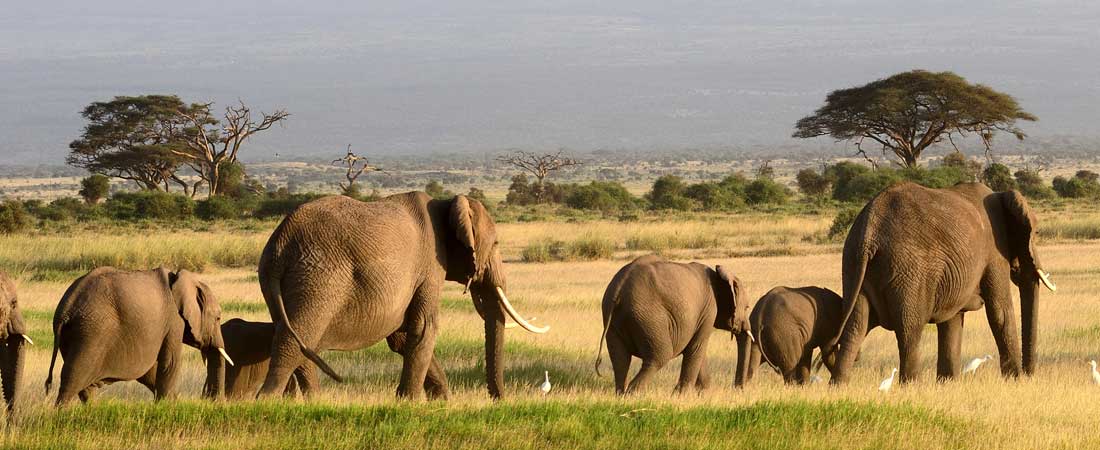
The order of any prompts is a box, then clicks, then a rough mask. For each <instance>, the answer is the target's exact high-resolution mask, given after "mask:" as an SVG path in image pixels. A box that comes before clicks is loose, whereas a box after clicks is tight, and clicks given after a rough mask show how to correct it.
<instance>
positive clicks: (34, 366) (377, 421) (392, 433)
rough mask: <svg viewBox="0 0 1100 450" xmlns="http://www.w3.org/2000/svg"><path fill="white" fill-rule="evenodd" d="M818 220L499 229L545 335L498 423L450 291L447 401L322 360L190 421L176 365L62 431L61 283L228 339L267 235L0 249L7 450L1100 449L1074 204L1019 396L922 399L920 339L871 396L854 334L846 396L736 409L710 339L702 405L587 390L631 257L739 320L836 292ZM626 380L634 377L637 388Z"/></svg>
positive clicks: (871, 341)
mask: <svg viewBox="0 0 1100 450" xmlns="http://www.w3.org/2000/svg"><path fill="white" fill-rule="evenodd" d="M833 214H834V213H829V212H825V213H818V214H767V213H754V214H740V215H711V216H707V215H701V216H692V217H688V218H682V217H645V218H642V219H639V220H633V221H617V220H598V219H597V220H586V221H581V222H526V223H523V222H511V223H501V224H499V225H498V233H499V235H500V239H501V245H502V246H503V247H502V249H503V254H504V258H505V261H506V266H507V267H506V273H507V275H508V282H509V283H508V284H509V290H510V292H509V297H510V298H512V302H513V303H514V304H515V305H516V307H517V308H518V309H520V310H521V311H522V312H523V313H524V314H525V315H527V316H528V317H530V316H534V317H535V318H536V319H535V322H537V323H539V324H546V325H550V326H551V327H552V328H551V330H550V332H549V333H547V334H545V335H532V334H528V333H524V332H521V331H515V330H512V331H510V332H509V333H508V336H507V345H506V364H507V366H506V367H507V368H506V370H505V379H506V383H507V387H508V390H507V393H506V398H505V399H504V400H501V401H495V402H494V401H492V400H490V399H489V397H488V395H487V393H486V391H485V387H484V371H483V367H482V366H483V362H482V361H483V357H484V356H483V355H484V343H483V335H482V333H483V331H482V322H481V320H480V319H479V317H478V316H477V313H476V312H475V311H474V307H473V304H472V303H471V301H470V299H469V297H468V296H464V295H463V294H462V286H459V285H458V284H455V283H451V284H450V285H448V286H447V287H446V289H445V291H444V295H443V312H442V331H441V334H440V338H439V341H438V345H437V347H436V356H437V357H438V358H439V359H440V360H441V363H442V365H443V367H444V369H445V370H446V372H447V376H448V378H449V380H450V383H451V388H452V395H451V398H450V399H449V400H447V401H431V402H427V401H425V402H409V401H402V400H399V399H396V398H395V397H394V390H395V388H396V385H397V378H398V374H399V372H400V369H401V359H400V357H398V356H397V355H395V354H393V353H391V352H390V351H389V350H388V348H386V346H385V344H384V343H380V344H378V345H375V346H373V347H371V348H367V349H364V350H360V351H355V352H327V353H325V354H324V355H323V356H324V357H325V358H326V360H328V361H329V362H330V364H332V365H333V366H334V367H335V368H336V369H337V370H338V371H339V372H340V373H341V374H343V375H345V376H346V377H347V380H346V382H344V383H342V384H341V383H335V382H333V381H331V380H328V379H325V378H322V388H321V389H320V390H319V392H317V393H316V394H315V395H314V396H313V397H312V398H310V399H308V400H302V399H280V400H271V401H266V400H265V401H247V402H239V403H229V402H211V401H204V400H202V399H200V398H199V392H200V389H201V385H202V380H203V377H204V374H205V371H204V369H203V364H202V361H201V358H200V355H199V353H198V352H197V351H195V350H193V349H190V348H185V350H184V355H185V358H186V360H185V366H186V369H185V372H184V374H183V376H182V381H181V383H180V386H179V396H178V398H177V399H176V400H171V401H163V402H158V403H154V402H153V401H152V395H151V394H150V393H149V392H148V391H147V390H146V389H145V388H144V387H142V386H140V385H138V384H137V383H134V382H124V383H117V384H114V385H112V386H109V387H108V388H106V389H104V390H102V392H101V393H100V394H98V395H97V397H96V398H95V399H94V400H93V402H92V403H90V404H88V405H76V406H73V407H69V408H66V409H63V410H56V409H54V407H53V405H52V400H53V399H54V396H56V390H55V391H54V392H50V393H49V394H47V393H45V392H44V391H43V388H42V387H43V382H44V380H45V378H46V374H47V369H48V367H49V358H50V351H51V347H52V344H53V343H52V332H51V330H50V327H51V318H52V315H53V311H54V308H55V306H56V304H57V302H58V300H59V299H60V297H61V295H62V293H63V292H64V290H65V289H66V287H68V285H69V283H70V282H71V281H72V279H74V278H75V277H76V276H79V275H80V274H82V273H83V271H85V270H88V269H90V268H92V267H95V266H98V265H115V266H120V267H133V268H138V267H151V266H156V265H159V264H165V265H167V266H172V267H182V268H190V269H194V270H199V271H201V272H202V274H201V276H202V277H203V278H204V279H205V281H207V282H208V283H210V284H211V287H212V288H213V289H214V291H215V294H216V295H217V297H218V298H219V300H220V302H221V305H222V308H223V311H224V312H223V320H228V319H230V318H233V317H241V318H245V319H249V320H270V317H269V315H268V312H267V307H266V306H265V305H264V302H263V298H262V296H261V294H260V290H259V287H258V284H257V279H256V274H255V270H256V269H255V268H256V261H257V259H258V256H259V254H260V251H261V249H262V247H263V245H264V243H265V242H266V240H267V237H268V236H269V234H270V232H271V230H272V229H274V227H275V225H276V222H271V221H262V222H242V223H234V224H220V225H216V226H208V227H203V226H197V227H187V226H184V227H174V226H170V225H167V224H155V223H154V224H145V225H133V226H125V227H123V226H110V227H103V228H97V227H95V226H73V227H71V228H70V229H64V230H50V231H37V232H31V233H26V234H17V235H8V236H0V268H2V269H3V270H5V271H7V272H8V273H10V274H12V275H13V276H14V277H15V278H17V279H18V280H19V293H20V296H19V301H20V304H21V305H22V308H23V311H24V317H25V319H26V320H27V321H28V323H29V326H30V335H31V337H32V338H33V339H34V341H35V345H34V346H33V347H31V351H30V354H29V356H28V361H27V365H26V369H25V376H24V380H23V383H24V389H25V392H26V393H27V394H26V395H25V396H24V398H23V400H22V404H21V405H20V407H21V412H20V413H19V416H18V417H17V419H16V421H15V422H14V423H13V424H9V425H7V426H6V429H5V432H4V434H3V441H2V442H3V444H4V446H7V447H17V448H19V447H54V448H74V447H75V448H134V447H137V448H150V447H161V448H175V447H193V448H259V447H263V448H321V447H323V448H387V447H399V448H424V447H439V448H570V447H575V448H608V447H617V448H622V447H632V448H706V447H716V448H788V447H806V448H845V449H849V448H1005V449H1030V448H1089V447H1100V434H1097V433H1096V432H1095V430H1096V424H1097V423H1098V421H1100V386H1096V385H1094V384H1093V383H1092V379H1091V377H1090V375H1089V366H1088V361H1089V360H1090V359H1095V358H1098V357H1100V296H1097V295H1096V293H1097V292H1098V291H1100V256H1097V255H1098V254H1100V209H1096V208H1094V207H1091V206H1089V205H1084V204H1078V205H1071V206H1069V207H1066V206H1058V207H1055V206H1042V205H1040V206H1039V217H1040V221H1041V232H1040V236H1041V242H1040V251H1041V255H1042V258H1043V261H1044V263H1045V267H1046V268H1047V270H1049V271H1050V272H1051V273H1052V275H1053V277H1054V279H1055V281H1056V282H1057V283H1058V286H1059V290H1058V291H1057V293H1044V294H1043V296H1042V298H1041V300H1040V301H1041V306H1040V335H1039V356H1040V359H1039V363H1038V370H1037V372H1036V373H1035V375H1034V376H1032V377H1026V378H1020V379H1005V378H1002V377H1001V375H1000V373H999V371H998V370H997V364H996V361H993V363H990V364H986V365H984V366H982V367H981V368H980V369H979V370H978V371H977V372H976V373H974V374H973V375H969V376H963V377H961V378H959V379H956V380H954V381H950V382H946V383H937V382H936V381H935V376H934V367H935V356H936V355H935V349H936V339H935V327H934V326H932V325H929V328H928V329H927V331H928V332H927V333H925V334H924V338H923V341H922V346H921V348H922V361H923V372H922V377H921V379H920V380H919V381H918V382H916V383H913V384H909V385H903V386H895V388H894V389H893V390H891V391H889V392H886V393H883V392H879V390H878V389H877V388H878V385H879V382H880V381H881V380H882V379H883V378H884V377H886V376H887V375H889V372H890V369H891V368H893V367H895V366H897V347H896V344H895V340H894V336H893V334H892V333H889V332H886V331H884V330H882V329H876V330H873V331H872V332H871V333H870V335H869V337H868V339H867V340H866V341H865V343H864V347H863V353H862V356H861V359H860V361H859V362H858V363H857V365H856V370H855V373H854V376H853V377H852V381H851V382H850V383H848V384H846V385H843V386H839V387H838V386H829V385H828V384H827V383H818V384H812V385H807V386H786V385H784V384H783V382H782V379H781V377H780V376H779V375H777V374H775V373H774V372H771V371H770V370H768V369H767V368H766V367H762V368H760V369H759V370H757V373H756V377H755V378H754V379H753V380H752V382H751V383H750V384H748V385H747V386H746V387H745V389H741V390H738V389H733V388H732V380H733V368H734V366H735V363H736V358H737V355H736V346H735V345H734V342H733V341H731V340H730V339H729V337H728V335H726V334H724V333H722V332H718V333H715V334H714V337H713V338H712V339H711V342H710V346H709V357H710V362H709V369H710V372H711V375H712V380H713V381H712V384H713V385H712V387H711V388H710V389H709V390H708V391H705V392H703V393H702V394H695V393H691V394H684V395H674V394H673V393H672V388H673V385H674V384H675V380H676V377H677V375H678V372H679V360H674V361H673V363H671V364H670V365H669V366H666V367H665V368H664V370H663V371H662V372H661V373H660V376H659V378H658V379H657V380H656V381H655V382H654V383H653V384H652V386H651V387H650V389H649V390H648V391H646V392H643V393H640V394H638V395H634V396H630V397H625V398H624V397H619V396H616V395H615V394H614V387H613V381H612V379H611V377H610V376H609V372H610V364H609V363H608V361H607V359H606V358H607V356H606V351H604V352H602V357H603V358H604V362H603V368H604V376H603V377H600V376H597V375H596V373H595V371H594V370H593V364H594V361H595V358H596V352H597V348H596V347H597V343H598V341H599V337H600V331H601V326H602V324H601V318H600V301H601V298H602V296H603V291H604V288H605V287H606V285H607V283H608V281H609V280H610V279H611V277H612V276H613V275H614V273H615V272H616V271H617V270H618V269H619V268H620V267H621V266H622V265H623V264H625V263H626V262H628V261H629V260H630V259H631V258H632V257H633V256H635V255H639V254H643V253H648V252H658V253H662V254H665V255H667V256H669V257H671V258H675V259H681V260H698V261H701V262H705V263H707V264H723V265H728V266H730V267H732V268H733V270H734V271H735V272H736V273H737V274H738V276H739V277H740V278H741V280H743V281H744V282H745V283H746V285H747V288H748V289H747V292H748V295H749V297H750V298H752V299H756V298H758V297H759V296H760V295H762V294H763V293H765V292H766V291H767V290H768V289H770V288H771V287H773V286H778V285H787V286H805V285H818V286H824V287H828V288H831V289H833V290H836V291H838V292H839V291H840V290H841V286H840V273H841V267H840V250H841V247H842V241H841V240H838V239H836V238H832V239H830V238H828V237H826V234H827V230H828V229H829V227H830V224H831V223H832V219H833V217H832V215H833ZM545 242H559V245H564V246H565V247H568V248H579V249H580V250H579V251H577V252H575V253H576V255H577V256H576V257H573V258H569V259H570V260H569V261H550V262H532V261H541V260H542V259H540V258H538V257H532V252H536V251H537V249H538V248H539V245H541V244H540V243H545ZM1017 298H1018V297H1017ZM1017 306H1018V303H1017ZM1017 314H1018V313H1017ZM985 354H993V355H994V356H996V346H995V344H994V342H993V339H992V335H991V333H990V331H989V328H988V326H987V324H986V318H985V315H984V311H977V312H974V313H970V314H968V315H967V316H966V327H965V334H964V338H963V358H964V361H969V360H970V359H971V358H974V357H979V356H982V355H985ZM638 366H639V364H638V361H637V360H635V363H634V366H633V367H632V369H633V370H632V372H634V371H636V370H637V369H638ZM55 370H56V369H55ZM544 371H547V372H549V377H550V380H551V382H552V384H553V389H552V390H551V392H550V393H549V394H546V395H544V394H543V393H542V392H541V391H539V389H538V385H539V384H540V383H541V382H542V380H543V372H544ZM821 376H822V377H823V378H825V379H826V380H827V379H828V375H827V373H822V374H821Z"/></svg>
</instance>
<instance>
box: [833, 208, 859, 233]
mask: <svg viewBox="0 0 1100 450" xmlns="http://www.w3.org/2000/svg"><path fill="white" fill-rule="evenodd" d="M860 211H861V209H860V208H846V209H842V210H840V211H839V212H837V215H836V218H834V219H833V224H832V225H830V226H829V238H830V239H842V238H844V237H846V236H848V230H849V229H851V228H852V224H853V223H855V221H856V217H859V212H860Z"/></svg>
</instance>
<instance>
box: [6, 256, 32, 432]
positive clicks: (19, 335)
mask: <svg viewBox="0 0 1100 450" xmlns="http://www.w3.org/2000/svg"><path fill="white" fill-rule="evenodd" d="M33 343H34V341H31V338H30V337H28V336H27V326H26V324H24V323H23V313H22V312H21V311H20V310H19V300H18V298H17V296H16V293H15V286H14V284H13V283H12V282H11V280H9V279H8V278H7V277H6V276H5V275H4V274H0V383H2V387H3V393H4V401H5V402H6V403H7V410H8V418H9V420H10V419H11V414H12V412H13V411H14V410H15V402H16V400H18V397H19V391H18V387H19V382H20V380H21V379H22V376H23V366H24V364H25V361H26V356H27V355H26V353H27V350H26V348H25V347H24V346H25V345H26V344H33Z"/></svg>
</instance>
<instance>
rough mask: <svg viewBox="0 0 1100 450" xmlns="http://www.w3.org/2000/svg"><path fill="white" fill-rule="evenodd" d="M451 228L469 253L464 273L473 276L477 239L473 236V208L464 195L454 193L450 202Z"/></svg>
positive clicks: (474, 272) (475, 265)
mask: <svg viewBox="0 0 1100 450" xmlns="http://www.w3.org/2000/svg"><path fill="white" fill-rule="evenodd" d="M450 222H451V229H452V230H454V233H455V238H456V239H458V242H459V243H460V244H462V246H463V247H464V249H463V250H465V251H467V252H469V253H470V259H469V260H468V261H467V264H469V266H468V268H467V273H466V275H467V276H468V277H471V278H472V277H474V276H475V274H476V273H477V269H476V267H477V240H476V238H475V237H474V210H473V208H472V207H471V206H470V200H469V199H467V198H466V196H465V195H456V196H455V199H454V202H453V203H452V204H451V221H450Z"/></svg>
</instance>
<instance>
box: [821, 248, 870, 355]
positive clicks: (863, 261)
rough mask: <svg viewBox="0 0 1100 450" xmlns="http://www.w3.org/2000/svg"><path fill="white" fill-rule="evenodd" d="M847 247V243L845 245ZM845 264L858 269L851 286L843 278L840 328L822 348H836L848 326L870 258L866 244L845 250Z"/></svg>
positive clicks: (861, 288)
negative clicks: (842, 314)
mask: <svg viewBox="0 0 1100 450" xmlns="http://www.w3.org/2000/svg"><path fill="white" fill-rule="evenodd" d="M845 246H846V247H847V245H845ZM849 258H853V259H852V260H850V261H845V265H850V266H851V267H855V268H856V270H857V271H858V273H857V275H856V278H855V282H854V283H852V285H851V286H849V285H848V280H844V284H845V285H844V299H843V304H844V316H843V317H842V318H841V320H840V329H838V330H837V332H836V336H834V337H833V338H832V339H830V340H829V341H828V343H827V344H826V346H825V347H823V348H836V347H837V345H838V343H839V342H840V338H841V336H843V335H844V329H845V328H848V320H850V319H851V318H852V311H854V310H855V309H856V302H857V301H859V293H860V291H862V290H863V280H864V279H865V277H866V276H867V264H868V262H869V261H870V260H871V251H870V250H869V249H868V248H867V247H866V246H861V248H859V249H857V250H856V251H854V252H851V254H849V253H848V252H845V254H844V259H845V260H848V259H849Z"/></svg>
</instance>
